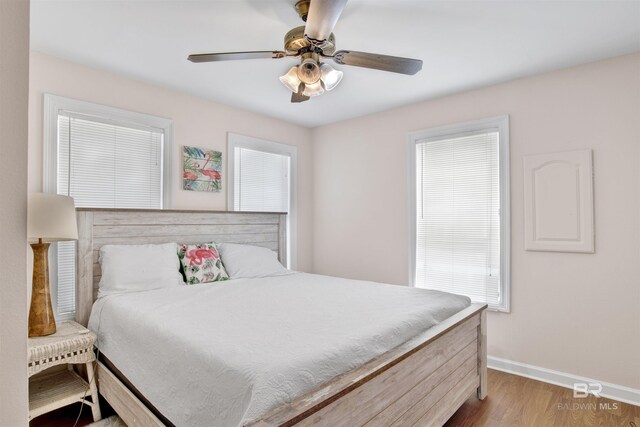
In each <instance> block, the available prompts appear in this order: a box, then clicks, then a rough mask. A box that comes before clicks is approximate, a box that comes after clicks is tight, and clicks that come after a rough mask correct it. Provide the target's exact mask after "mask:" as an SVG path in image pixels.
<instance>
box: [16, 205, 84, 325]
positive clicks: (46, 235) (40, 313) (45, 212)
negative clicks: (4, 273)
mask: <svg viewBox="0 0 640 427" xmlns="http://www.w3.org/2000/svg"><path fill="white" fill-rule="evenodd" d="M27 236H28V237H29V240H30V241H34V240H37V241H38V243H32V244H31V248H32V249H33V282H32V286H33V288H32V292H31V307H30V309H29V336H30V337H41V336H44V335H51V334H53V333H55V332H56V320H55V318H54V315H53V307H52V306H51V292H50V290H49V243H50V242H58V241H62V240H78V226H77V225H76V209H75V206H74V203H73V199H72V198H71V197H67V196H60V195H58V194H47V193H30V194H29V201H28V209H27Z"/></svg>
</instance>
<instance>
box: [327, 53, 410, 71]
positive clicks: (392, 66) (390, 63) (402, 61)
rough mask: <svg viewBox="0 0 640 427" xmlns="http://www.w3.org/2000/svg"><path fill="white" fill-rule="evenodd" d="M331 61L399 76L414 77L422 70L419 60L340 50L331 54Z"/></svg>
mask: <svg viewBox="0 0 640 427" xmlns="http://www.w3.org/2000/svg"><path fill="white" fill-rule="evenodd" d="M333 60H334V61H335V62H336V63H338V64H343V65H353V66H355V67H364V68H373V69H375V70H382V71H390V72H392V73H400V74H409V75H414V74H416V73H417V72H418V71H420V70H422V60H420V59H411V58H401V57H399V56H388V55H378V54H376V53H366V52H356V51H354V50H340V51H338V52H336V53H334V54H333Z"/></svg>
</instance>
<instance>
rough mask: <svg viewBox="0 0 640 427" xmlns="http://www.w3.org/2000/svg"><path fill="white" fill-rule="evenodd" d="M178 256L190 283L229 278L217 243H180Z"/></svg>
mask: <svg viewBox="0 0 640 427" xmlns="http://www.w3.org/2000/svg"><path fill="white" fill-rule="evenodd" d="M178 258H180V264H182V269H183V270H184V275H185V277H186V279H187V280H186V282H187V284H188V285H195V284H197V283H208V282H217V281H220V280H229V275H228V274H227V271H226V270H225V269H224V266H223V265H222V261H221V260H220V254H219V253H218V249H217V248H216V244H215V243H202V244H199V245H186V244H182V245H178Z"/></svg>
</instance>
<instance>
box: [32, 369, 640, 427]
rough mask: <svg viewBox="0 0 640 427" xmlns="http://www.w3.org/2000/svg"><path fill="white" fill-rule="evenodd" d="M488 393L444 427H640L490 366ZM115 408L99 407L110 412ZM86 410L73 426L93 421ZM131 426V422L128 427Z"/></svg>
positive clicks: (613, 408) (35, 424)
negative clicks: (492, 368) (484, 397)
mask: <svg viewBox="0 0 640 427" xmlns="http://www.w3.org/2000/svg"><path fill="white" fill-rule="evenodd" d="M488 377H489V395H488V396H487V398H486V399H485V400H483V401H479V400H477V399H475V398H472V399H469V400H468V401H467V402H466V403H465V404H464V405H463V406H462V407H461V408H460V409H459V410H458V412H456V413H455V414H454V416H453V417H452V418H451V419H450V420H449V421H448V422H447V423H446V424H445V426H446V427H503V426H504V427H520V426H522V427H525V426H526V427H529V426H530V427H547V426H549V427H573V426H575V427H590V426H602V427H640V406H633V405H628V404H625V403H619V402H616V401H613V400H610V399H605V398H595V397H589V398H585V399H574V398H573V391H572V390H569V389H566V388H563V387H558V386H555V385H551V384H547V383H543V382H540V381H534V380H530V379H527V378H523V377H518V376H515V375H510V374H505V373H503V372H499V371H494V370H491V369H489V374H488ZM79 409H80V405H79V404H78V405H70V406H67V407H66V408H62V409H59V410H58V411H54V412H51V413H49V414H45V415H42V416H41V417H38V418H36V419H35V420H33V421H32V422H31V424H30V425H31V427H72V426H73V424H74V422H75V420H76V417H77V415H78V410H79ZM112 413H113V412H112V411H111V410H110V408H103V414H104V415H105V416H108V415H110V414H112ZM91 421H92V420H91V411H90V410H89V408H86V407H85V408H84V410H83V412H82V415H81V417H80V420H79V422H78V424H77V427H81V426H86V425H88V424H91ZM132 427H133V426H132Z"/></svg>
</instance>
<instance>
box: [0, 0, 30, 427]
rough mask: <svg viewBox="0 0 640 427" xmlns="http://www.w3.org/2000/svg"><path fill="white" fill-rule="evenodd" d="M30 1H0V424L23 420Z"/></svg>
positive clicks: (25, 347) (25, 338) (25, 397)
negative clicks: (0, 260)
mask: <svg viewBox="0 0 640 427" xmlns="http://www.w3.org/2000/svg"><path fill="white" fill-rule="evenodd" d="M28 84H29V1H28V0H1V1H0V134H1V135H2V139H1V140H0V144H1V145H0V151H1V154H0V182H1V183H2V185H1V186H0V200H1V202H0V259H2V260H3V262H2V263H0V426H12V427H13V426H21V425H26V424H27V412H28V405H27V278H26V271H27V267H26V253H27V247H26V243H27V117H28V116H27V103H28V91H29V86H28Z"/></svg>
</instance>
